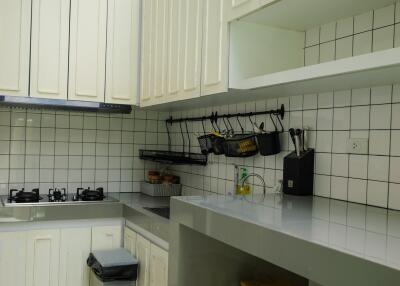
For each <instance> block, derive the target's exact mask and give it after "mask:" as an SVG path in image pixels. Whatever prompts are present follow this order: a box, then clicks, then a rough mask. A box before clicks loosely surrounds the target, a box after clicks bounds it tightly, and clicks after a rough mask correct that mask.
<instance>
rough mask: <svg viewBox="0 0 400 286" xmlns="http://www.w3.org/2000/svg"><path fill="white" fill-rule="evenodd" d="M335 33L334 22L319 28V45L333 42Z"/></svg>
mask: <svg viewBox="0 0 400 286" xmlns="http://www.w3.org/2000/svg"><path fill="white" fill-rule="evenodd" d="M335 33H336V22H331V23H328V24H325V25H322V26H321V28H320V43H325V42H328V41H333V40H334V39H335Z"/></svg>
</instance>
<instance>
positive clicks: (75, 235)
mask: <svg viewBox="0 0 400 286" xmlns="http://www.w3.org/2000/svg"><path fill="white" fill-rule="evenodd" d="M91 238H92V237H91V229H90V228H76V229H62V230H61V248H60V280H59V281H60V282H59V284H58V285H59V286H88V285H89V273H90V272H89V271H90V270H89V267H87V265H86V260H87V258H88V257H89V254H90V248H91Z"/></svg>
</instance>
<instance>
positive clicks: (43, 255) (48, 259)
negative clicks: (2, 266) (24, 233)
mask: <svg viewBox="0 0 400 286" xmlns="http://www.w3.org/2000/svg"><path fill="white" fill-rule="evenodd" d="M59 261H60V231H59V230H35V231H30V232H29V233H28V239H27V260H26V270H27V273H26V285H27V286H54V285H58V278H59V275H58V273H59Z"/></svg>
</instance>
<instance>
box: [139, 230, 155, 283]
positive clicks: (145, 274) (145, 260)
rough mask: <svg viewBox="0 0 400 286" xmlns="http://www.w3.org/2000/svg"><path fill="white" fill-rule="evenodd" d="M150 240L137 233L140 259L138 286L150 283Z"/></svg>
mask: <svg viewBox="0 0 400 286" xmlns="http://www.w3.org/2000/svg"><path fill="white" fill-rule="evenodd" d="M150 245H151V244H150V241H148V240H147V239H145V238H144V237H142V236H140V235H137V239H136V258H137V260H138V261H139V273H138V280H137V282H136V286H149V285H150V248H151V247H150Z"/></svg>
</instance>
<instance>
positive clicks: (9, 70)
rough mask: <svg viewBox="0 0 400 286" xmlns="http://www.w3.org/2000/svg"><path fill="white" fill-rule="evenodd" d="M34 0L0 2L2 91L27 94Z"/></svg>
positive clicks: (4, 93) (12, 93)
mask: <svg viewBox="0 0 400 286" xmlns="http://www.w3.org/2000/svg"><path fill="white" fill-rule="evenodd" d="M30 23H31V0H11V1H10V0H8V1H7V0H2V1H0V94H1V95H18V96H28V85H29V45H30V28H31V25H30Z"/></svg>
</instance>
